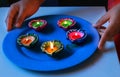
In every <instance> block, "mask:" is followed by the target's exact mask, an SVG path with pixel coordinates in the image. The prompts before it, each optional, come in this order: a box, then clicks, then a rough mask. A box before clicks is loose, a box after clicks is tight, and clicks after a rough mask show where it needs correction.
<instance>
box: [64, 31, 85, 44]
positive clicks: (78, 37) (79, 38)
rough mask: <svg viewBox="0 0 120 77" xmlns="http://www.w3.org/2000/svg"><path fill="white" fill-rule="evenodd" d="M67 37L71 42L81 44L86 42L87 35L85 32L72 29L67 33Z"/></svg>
mask: <svg viewBox="0 0 120 77" xmlns="http://www.w3.org/2000/svg"><path fill="white" fill-rule="evenodd" d="M66 35H67V39H69V40H70V41H71V42H73V43H77V44H79V43H81V42H83V41H84V39H85V38H86V36H87V33H86V32H85V31H84V30H78V29H70V30H69V31H67V33H66Z"/></svg>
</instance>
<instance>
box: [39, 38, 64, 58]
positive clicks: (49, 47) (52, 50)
mask: <svg viewBox="0 0 120 77" xmlns="http://www.w3.org/2000/svg"><path fill="white" fill-rule="evenodd" d="M41 50H42V51H43V52H45V53H46V54H48V55H51V56H52V55H54V54H57V53H59V52H61V51H62V50H63V44H62V43H61V42H60V41H59V40H52V41H46V42H43V43H42V45H41Z"/></svg>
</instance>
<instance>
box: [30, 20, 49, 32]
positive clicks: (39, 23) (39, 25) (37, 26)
mask: <svg viewBox="0 0 120 77" xmlns="http://www.w3.org/2000/svg"><path fill="white" fill-rule="evenodd" d="M28 25H29V27H30V28H33V29H34V30H36V31H40V30H42V29H43V28H44V27H45V26H46V25H47V21H46V20H42V19H38V20H32V21H30V22H29V24H28Z"/></svg>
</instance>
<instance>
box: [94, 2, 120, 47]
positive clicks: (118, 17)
mask: <svg viewBox="0 0 120 77" xmlns="http://www.w3.org/2000/svg"><path fill="white" fill-rule="evenodd" d="M107 21H109V25H108V27H107V28H106V29H105V31H104V33H103V35H102V36H101V39H100V42H99V44H98V48H99V49H102V48H103V46H104V44H105V42H106V41H107V40H109V39H111V38H113V37H114V36H115V35H116V34H118V33H120V4H118V5H116V6H115V7H113V8H112V9H111V10H109V11H108V12H107V13H106V14H105V15H104V16H102V17H101V18H100V19H99V20H98V21H97V23H96V24H95V25H94V26H95V27H96V28H98V29H100V28H102V27H103V26H102V25H103V24H104V23H106V22H107Z"/></svg>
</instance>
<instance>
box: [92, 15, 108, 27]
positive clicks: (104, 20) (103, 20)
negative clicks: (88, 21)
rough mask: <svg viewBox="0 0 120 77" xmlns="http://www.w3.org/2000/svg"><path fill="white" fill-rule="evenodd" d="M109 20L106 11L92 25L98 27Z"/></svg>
mask: <svg viewBox="0 0 120 77" xmlns="http://www.w3.org/2000/svg"><path fill="white" fill-rule="evenodd" d="M108 20H109V14H108V13H106V14H105V15H103V16H102V17H101V18H100V19H99V20H98V21H97V22H96V24H94V25H93V26H94V27H97V28H100V27H101V26H102V25H103V24H104V23H106V22H107V21H108Z"/></svg>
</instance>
